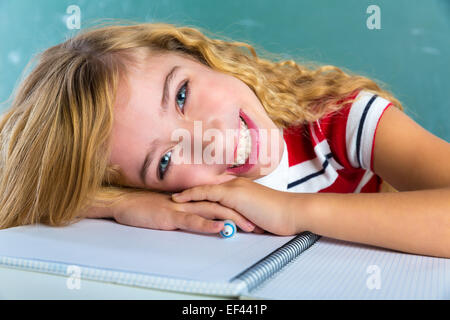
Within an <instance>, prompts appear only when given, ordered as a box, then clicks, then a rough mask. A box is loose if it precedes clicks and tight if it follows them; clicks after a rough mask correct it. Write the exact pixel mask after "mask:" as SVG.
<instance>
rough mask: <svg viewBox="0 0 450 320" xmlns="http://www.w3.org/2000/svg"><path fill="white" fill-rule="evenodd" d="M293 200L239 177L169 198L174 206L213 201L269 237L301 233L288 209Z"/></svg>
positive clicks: (296, 214) (294, 214)
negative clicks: (233, 212)
mask: <svg viewBox="0 0 450 320" xmlns="http://www.w3.org/2000/svg"><path fill="white" fill-rule="evenodd" d="M295 195H296V196H297V195H298V194H295ZM293 196H294V195H293V194H292V193H288V192H281V191H276V190H273V189H270V188H267V187H265V186H262V185H260V184H257V183H256V182H253V181H252V180H250V179H247V178H241V177H239V178H235V179H233V180H230V181H228V182H225V183H222V184H216V185H203V186H198V187H194V188H190V189H186V190H184V191H183V192H180V193H178V194H173V195H172V199H173V200H174V201H176V202H178V203H189V202H188V201H191V200H193V201H201V200H208V201H214V202H217V203H220V204H221V205H223V206H226V207H228V208H230V209H233V210H235V211H237V212H239V213H241V214H242V215H244V216H245V217H246V218H248V219H249V220H250V221H252V222H253V223H255V224H256V225H257V226H259V227H261V228H262V229H264V230H267V231H269V232H271V233H274V234H278V235H294V234H297V233H300V232H301V231H304V230H300V229H301V227H299V224H300V223H299V221H298V220H299V218H300V217H301V216H300V210H298V211H297V210H295V209H294V210H293V208H292V206H291V205H289V204H291V203H292V201H291V200H292V197H293ZM194 203H195V202H194ZM300 222H301V221H300ZM303 225H305V224H303Z"/></svg>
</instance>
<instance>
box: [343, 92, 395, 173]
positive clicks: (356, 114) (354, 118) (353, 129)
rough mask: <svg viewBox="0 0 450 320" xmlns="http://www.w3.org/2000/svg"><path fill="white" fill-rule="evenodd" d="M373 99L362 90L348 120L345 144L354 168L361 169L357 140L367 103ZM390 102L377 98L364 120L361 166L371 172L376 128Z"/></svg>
mask: <svg viewBox="0 0 450 320" xmlns="http://www.w3.org/2000/svg"><path fill="white" fill-rule="evenodd" d="M372 97H373V94H372V93H370V92H367V91H364V90H362V91H361V92H360V93H359V94H358V96H357V97H356V99H357V100H356V101H355V102H353V104H352V106H351V108H350V112H349V115H348V119H347V125H346V129H345V142H346V146H347V157H348V159H349V161H350V164H351V165H352V166H353V167H354V168H359V167H360V166H359V164H358V157H357V150H356V140H357V136H358V128H359V124H360V122H361V117H362V115H363V112H364V109H365V107H366V106H367V103H368V102H369V101H370V99H371V98H372ZM389 103H390V102H389V101H388V100H386V99H384V98H381V97H377V98H376V99H375V100H374V101H373V103H372V105H371V106H370V108H369V111H368V112H367V114H366V118H365V120H364V124H363V129H362V135H361V142H360V143H361V150H360V152H361V153H360V159H361V166H362V168H364V169H366V170H370V158H371V154H372V144H373V141H374V133H375V128H376V126H377V123H378V120H379V118H380V116H381V114H382V113H383V110H384V109H385V108H386V106H387V105H388V104H389Z"/></svg>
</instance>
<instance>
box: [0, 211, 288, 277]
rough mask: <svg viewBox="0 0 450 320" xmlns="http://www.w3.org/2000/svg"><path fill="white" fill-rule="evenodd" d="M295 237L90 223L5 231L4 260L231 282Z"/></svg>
mask: <svg viewBox="0 0 450 320" xmlns="http://www.w3.org/2000/svg"><path fill="white" fill-rule="evenodd" d="M292 238H293V236H290V237H281V236H275V235H271V234H262V235H261V234H254V233H246V232H243V231H240V230H239V231H238V232H237V234H235V235H234V237H233V238H229V239H224V238H221V237H219V236H218V235H213V234H199V233H191V232H186V231H180V230H176V231H161V230H151V229H144V228H135V227H130V226H124V225H121V224H118V223H116V222H114V221H111V220H104V219H85V220H82V221H80V222H79V223H76V224H73V225H70V226H67V227H48V226H44V225H34V226H22V227H16V228H10V229H6V230H0V256H8V257H14V258H23V259H36V260H44V261H50V262H58V263H65V264H73V265H77V266H80V267H83V266H84V267H93V268H100V269H108V270H118V271H125V272H127V271H128V272H137V273H144V274H151V275H156V276H158V275H159V276H165V277H172V278H179V279H187V280H199V281H217V282H221V281H223V282H228V281H229V280H230V279H231V278H233V277H234V276H236V275H237V274H239V273H240V272H242V271H243V270H244V269H246V268H248V267H250V266H251V265H252V264H254V263H255V262H257V261H258V260H260V259H261V258H263V257H265V256H266V255H268V254H269V253H271V252H272V251H274V250H275V249H277V248H279V247H280V246H282V245H283V244H285V243H286V242H288V241H289V240H291V239H292Z"/></svg>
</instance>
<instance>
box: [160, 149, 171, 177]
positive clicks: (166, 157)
mask: <svg viewBox="0 0 450 320" xmlns="http://www.w3.org/2000/svg"><path fill="white" fill-rule="evenodd" d="M171 156H172V151H169V152H167V153H166V154H165V155H164V156H163V157H162V158H161V160H160V161H159V166H158V172H159V178H160V179H161V180H163V179H164V175H165V173H166V171H167V168H168V167H169V164H170V157H171Z"/></svg>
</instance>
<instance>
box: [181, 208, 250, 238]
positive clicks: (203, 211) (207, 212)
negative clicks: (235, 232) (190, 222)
mask: <svg viewBox="0 0 450 320" xmlns="http://www.w3.org/2000/svg"><path fill="white" fill-rule="evenodd" d="M181 208H182V210H183V211H185V212H189V213H194V214H198V215H200V216H202V217H204V218H207V219H221V220H226V219H230V220H233V222H234V223H235V224H236V225H237V226H238V227H239V228H241V229H242V230H244V231H247V232H252V231H253V230H254V228H255V224H254V223H252V222H251V221H250V220H248V219H247V218H245V217H244V216H243V215H241V214H240V213H238V212H236V211H235V210H233V209H230V208H228V207H225V206H222V205H220V204H218V203H216V202H210V201H199V202H187V203H183V204H182V207H181Z"/></svg>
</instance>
